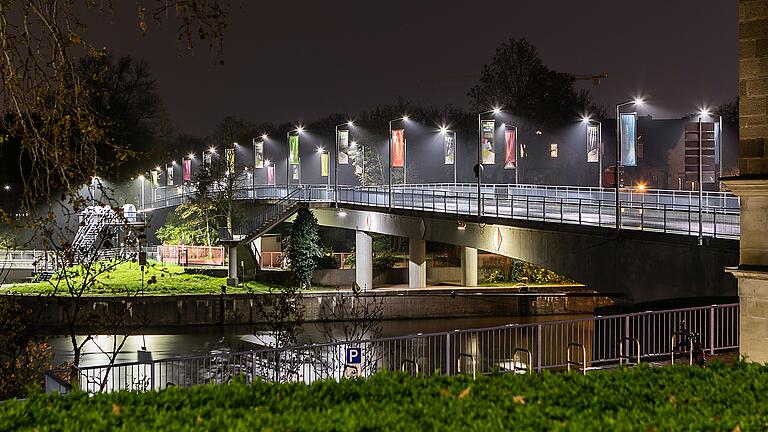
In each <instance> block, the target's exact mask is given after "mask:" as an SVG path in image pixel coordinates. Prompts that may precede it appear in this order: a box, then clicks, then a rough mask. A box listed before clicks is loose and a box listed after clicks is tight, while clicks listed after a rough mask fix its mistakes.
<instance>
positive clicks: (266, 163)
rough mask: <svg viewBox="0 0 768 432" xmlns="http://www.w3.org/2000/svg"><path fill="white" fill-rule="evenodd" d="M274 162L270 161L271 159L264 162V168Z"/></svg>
mask: <svg viewBox="0 0 768 432" xmlns="http://www.w3.org/2000/svg"><path fill="white" fill-rule="evenodd" d="M271 164H272V162H270V161H269V159H267V160H265V161H264V166H270V165H271Z"/></svg>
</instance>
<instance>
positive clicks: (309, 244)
mask: <svg viewBox="0 0 768 432" xmlns="http://www.w3.org/2000/svg"><path fill="white" fill-rule="evenodd" d="M286 253H287V256H288V262H289V268H290V269H291V271H292V272H293V277H294V278H295V280H296V282H297V283H298V285H299V287H301V288H307V287H309V284H310V282H311V281H312V272H314V271H315V268H317V260H318V259H320V258H321V257H322V255H323V251H322V249H321V248H320V235H319V234H318V229H317V219H315V215H313V214H312V212H311V211H309V210H307V209H305V208H300V209H299V212H298V213H297V215H296V220H295V221H294V222H293V228H292V229H291V234H290V236H289V237H288V239H287V242H286Z"/></svg>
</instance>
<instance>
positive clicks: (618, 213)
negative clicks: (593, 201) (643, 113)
mask: <svg viewBox="0 0 768 432" xmlns="http://www.w3.org/2000/svg"><path fill="white" fill-rule="evenodd" d="M643 103H644V100H643V98H641V97H638V98H635V99H632V100H628V101H625V102H622V103H620V104H617V105H616V171H615V176H614V180H615V183H616V190H615V192H616V195H615V200H616V230H620V229H621V201H620V197H619V171H620V170H621V168H622V167H621V111H620V109H621V107H623V106H627V105H635V106H639V105H642V104H643Z"/></svg>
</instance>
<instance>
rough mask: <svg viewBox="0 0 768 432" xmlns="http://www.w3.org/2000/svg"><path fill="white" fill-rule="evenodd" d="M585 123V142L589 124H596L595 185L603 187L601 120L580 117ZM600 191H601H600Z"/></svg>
mask: <svg viewBox="0 0 768 432" xmlns="http://www.w3.org/2000/svg"><path fill="white" fill-rule="evenodd" d="M581 121H583V122H584V123H585V124H586V125H587V142H589V126H590V125H597V186H598V187H599V188H601V189H602V188H603V122H601V121H600V120H592V119H591V118H590V117H589V116H588V115H587V116H584V117H582V119H581ZM601 193H602V192H601Z"/></svg>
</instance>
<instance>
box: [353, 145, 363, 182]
mask: <svg viewBox="0 0 768 432" xmlns="http://www.w3.org/2000/svg"><path fill="white" fill-rule="evenodd" d="M363 151H364V150H363V146H358V149H357V151H356V152H355V154H354V157H355V175H362V174H363V165H364V164H365V160H364V159H363V157H365V154H364V153H363Z"/></svg>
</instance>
